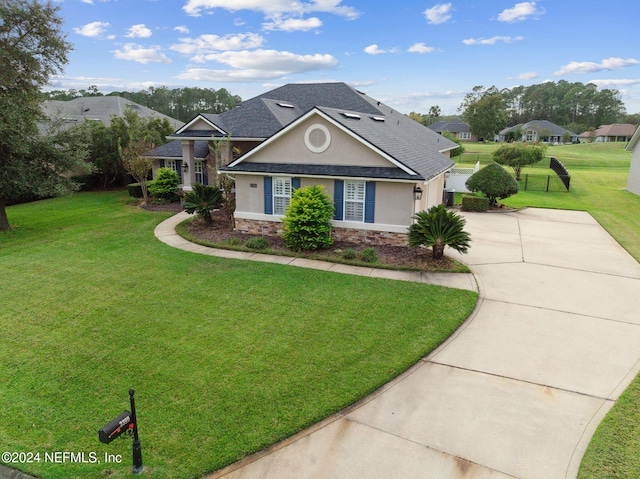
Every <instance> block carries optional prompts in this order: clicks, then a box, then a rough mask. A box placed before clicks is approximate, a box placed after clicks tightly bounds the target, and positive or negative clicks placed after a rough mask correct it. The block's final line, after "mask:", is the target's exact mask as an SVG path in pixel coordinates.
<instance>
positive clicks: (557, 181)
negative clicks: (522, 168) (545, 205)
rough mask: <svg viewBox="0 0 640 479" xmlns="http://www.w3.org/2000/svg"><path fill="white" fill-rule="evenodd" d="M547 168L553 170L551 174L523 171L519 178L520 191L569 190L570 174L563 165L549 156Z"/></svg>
mask: <svg viewBox="0 0 640 479" xmlns="http://www.w3.org/2000/svg"><path fill="white" fill-rule="evenodd" d="M549 168H550V169H552V170H553V172H554V173H555V174H553V175H532V174H528V173H525V174H523V175H522V177H521V180H520V189H521V190H522V191H544V192H547V193H548V192H550V191H551V192H554V191H569V186H570V184H571V175H570V174H569V172H568V171H567V169H566V168H565V166H564V165H563V164H562V163H561V162H560V161H558V160H557V159H556V158H553V157H551V160H550V161H549Z"/></svg>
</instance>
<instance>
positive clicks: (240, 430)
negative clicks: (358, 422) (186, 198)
mask: <svg viewBox="0 0 640 479" xmlns="http://www.w3.org/2000/svg"><path fill="white" fill-rule="evenodd" d="M126 201H127V196H126V193H124V192H115V193H81V194H75V195H73V196H70V197H65V198H58V199H53V200H46V201H39V202H35V203H30V204H24V205H18V206H13V207H10V208H9V209H8V213H9V220H10V222H11V223H12V225H13V227H14V228H13V230H11V231H9V232H6V233H0V270H1V271H2V275H0V305H2V306H1V307H0V327H1V328H2V341H0V370H1V371H2V381H0V402H1V404H2V408H0V450H1V451H9V452H40V453H41V454H42V455H44V454H45V452H49V453H51V452H55V451H71V452H84V453H85V454H86V455H87V457H88V455H89V454H90V453H92V452H94V453H96V454H97V457H98V458H99V459H101V460H102V459H103V455H104V453H107V452H108V453H110V454H120V455H122V463H121V464H106V463H104V462H103V463H101V464H77V463H69V462H67V463H65V464H55V463H46V462H44V457H41V462H39V463H33V464H26V465H17V464H13V466H17V467H19V468H20V469H21V470H24V471H27V472H29V473H31V474H34V475H36V476H38V477H40V478H43V479H62V478H64V479H69V478H88V477H91V478H100V477H104V478H107V477H109V478H123V477H130V474H131V442H130V441H124V440H116V441H114V442H112V443H111V444H109V445H103V444H101V443H100V442H99V441H98V433H97V432H98V429H99V428H101V427H102V426H103V425H105V424H106V423H107V422H109V421H110V420H111V419H112V418H114V417H116V416H117V415H119V414H120V413H121V412H122V411H123V410H124V409H128V408H129V402H128V401H129V396H128V390H129V388H131V387H133V388H134V389H135V391H136V398H137V401H136V406H137V409H138V419H139V427H140V439H141V441H142V448H143V450H142V453H143V461H144V465H145V473H144V476H145V477H149V478H154V479H155V478H180V479H184V478H196V477H200V476H201V475H203V474H204V473H207V472H210V471H213V470H216V469H218V468H220V467H223V466H225V465H227V464H229V463H231V462H233V461H235V460H237V459H239V458H241V457H243V456H245V455H247V454H250V453H252V452H254V451H257V450H259V449H262V448H264V447H266V446H268V445H270V444H273V443H274V442H276V441H278V440H280V439H284V438H286V437H288V436H289V435H291V434H293V433H295V432H297V431H299V430H300V429H302V428H304V427H306V426H309V425H311V424H314V423H315V422H317V421H318V420H320V419H322V418H324V417H326V416H327V415H330V414H331V413H333V412H336V411H338V410H340V409H341V408H343V407H345V406H347V405H349V404H351V403H353V402H354V401H356V400H358V399H360V398H362V397H363V396H365V395H367V394H368V393H370V392H372V391H374V390H375V389H376V388H378V387H380V386H381V385H383V384H384V383H386V382H388V381H389V380H390V379H391V378H393V377H395V376H396V375H398V374H399V373H400V372H402V371H403V370H405V369H406V368H407V367H409V366H410V365H412V364H414V363H415V362H416V361H418V360H419V358H421V357H423V356H424V355H425V354H427V353H428V352H429V351H431V350H432V349H433V348H434V347H435V346H437V345H438V344H440V343H441V342H442V341H443V340H444V339H446V338H447V337H448V336H449V335H450V334H451V333H452V332H453V331H455V329H456V328H457V327H458V326H459V325H460V324H461V323H462V322H463V321H464V320H465V319H466V318H467V316H468V315H469V314H470V312H471V310H472V309H473V307H474V305H475V301H476V298H477V295H476V294H475V293H473V292H468V291H462V290H453V289H448V288H442V287H437V286H430V285H424V284H417V283H408V282H402V281H389V280H382V279H374V278H366V277H360V276H350V275H341V274H337V273H328V272H323V271H316V270H310V269H303V268H295V267H291V266H283V265H277V264H267V263H258V262H252V261H237V260H228V259H222V258H215V257H209V256H203V255H198V254H193V253H188V252H184V251H180V250H177V249H174V248H171V247H169V246H167V245H165V244H163V243H161V242H159V241H158V240H157V239H156V238H155V237H154V236H153V229H154V227H155V225H156V224H158V223H159V222H160V221H161V220H162V219H164V218H166V217H167V214H165V213H157V212H156V213H153V212H148V211H144V210H140V209H138V208H135V207H132V206H127V205H126V204H125V202H126Z"/></svg>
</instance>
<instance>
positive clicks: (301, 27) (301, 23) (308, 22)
mask: <svg viewBox="0 0 640 479" xmlns="http://www.w3.org/2000/svg"><path fill="white" fill-rule="evenodd" d="M262 26H263V28H264V29H265V30H267V31H275V30H280V31H284V32H295V31H307V30H313V29H315V28H320V27H321V26H322V21H321V20H320V19H319V18H317V17H311V18H306V19H305V18H284V19H283V18H282V17H280V16H278V17H274V18H273V19H272V20H271V21H270V22H267V23H263V24H262Z"/></svg>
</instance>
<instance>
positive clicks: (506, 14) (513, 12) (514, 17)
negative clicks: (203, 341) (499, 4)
mask: <svg viewBox="0 0 640 479" xmlns="http://www.w3.org/2000/svg"><path fill="white" fill-rule="evenodd" d="M543 13H544V10H538V9H537V8H536V2H522V3H516V4H515V6H514V7H513V8H507V9H505V10H503V11H502V13H500V14H499V15H498V21H500V22H508V23H513V22H522V21H524V20H526V19H527V18H528V17H530V16H532V15H542V14H543Z"/></svg>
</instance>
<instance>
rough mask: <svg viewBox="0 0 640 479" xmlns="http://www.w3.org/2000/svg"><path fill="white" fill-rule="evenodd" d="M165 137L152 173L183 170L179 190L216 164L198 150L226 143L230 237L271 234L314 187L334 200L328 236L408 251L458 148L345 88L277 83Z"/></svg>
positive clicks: (439, 198)
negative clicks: (232, 194)
mask: <svg viewBox="0 0 640 479" xmlns="http://www.w3.org/2000/svg"><path fill="white" fill-rule="evenodd" d="M168 138H169V139H173V140H175V142H174V143H173V145H172V146H166V147H162V148H163V149H162V150H161V151H156V152H155V154H156V155H159V154H162V155H164V156H163V157H162V158H160V157H159V156H158V157H156V158H157V159H155V160H154V171H155V169H157V168H159V167H160V166H161V165H165V166H171V167H172V168H173V169H176V171H180V170H182V173H181V175H182V176H181V182H182V188H183V189H184V190H189V189H191V185H193V183H194V182H196V181H197V180H198V179H199V178H200V176H202V175H200V176H198V175H199V174H200V173H199V172H201V171H202V170H203V169H206V168H212V167H213V166H214V165H212V163H213V162H212V161H210V160H207V161H205V160H206V158H202V153H200V154H199V155H200V157H198V153H197V148H198V142H202V141H212V142H216V141H221V140H225V139H228V142H229V144H230V149H232V150H233V154H230V155H229V158H230V161H229V162H228V164H226V165H224V166H222V167H220V168H219V173H220V174H227V175H232V176H233V177H234V178H235V191H236V211H235V221H236V228H237V229H238V230H240V231H243V232H248V233H252V234H264V235H275V234H277V233H278V231H280V230H281V228H282V221H281V219H282V216H283V215H284V212H285V208H286V207H287V205H288V204H289V199H290V197H291V193H292V191H293V190H294V189H295V188H299V187H304V186H308V185H315V184H318V185H322V186H324V188H325V191H326V192H327V193H328V194H329V195H330V196H331V198H332V199H333V201H334V205H335V216H334V221H333V224H334V226H335V230H334V236H335V238H336V239H358V240H362V239H365V240H366V241H367V242H370V243H372V244H382V243H388V244H394V243H395V244H398V243H402V244H406V242H407V232H408V227H409V226H410V225H411V224H412V222H413V220H412V217H413V215H414V214H415V213H416V212H418V211H421V210H424V209H426V208H428V207H431V206H433V205H436V204H440V203H441V202H442V197H443V191H444V182H445V173H446V172H447V171H448V170H450V169H451V168H452V167H453V166H454V163H453V161H451V160H450V159H449V152H450V151H451V150H453V149H455V148H456V147H457V144H456V143H454V142H452V141H450V140H448V139H447V138H444V137H442V136H440V135H438V134H437V133H435V132H434V131H432V130H430V129H428V128H426V127H424V126H423V125H421V124H419V123H417V122H415V121H413V120H411V119H410V118H409V117H407V116H406V115H404V114H402V113H399V112H398V111H396V110H394V109H392V108H390V107H389V106H387V105H384V104H382V103H381V102H379V101H376V100H375V99H373V98H370V97H369V96H367V95H366V94H365V93H362V92H360V91H358V90H355V89H354V88H352V87H350V86H348V85H346V84H345V83H316V84H289V85H285V86H282V87H280V88H276V89H274V90H272V91H269V92H267V93H264V94H262V95H259V96H257V97H255V98H252V99H250V100H247V101H244V102H242V103H241V104H239V105H238V106H236V107H235V108H233V109H232V110H229V111H227V112H224V113H221V114H200V115H198V116H197V117H196V118H194V119H193V120H191V121H190V122H188V123H187V124H186V125H184V127H182V128H180V129H178V130H177V131H176V132H175V133H174V134H173V135H170V136H169V137H168ZM170 149H171V151H172V152H173V153H171V154H173V155H176V156H170ZM180 153H181V154H180ZM149 154H151V155H152V156H153V154H152V153H149ZM179 154H180V156H178V155H179ZM168 162H171V163H168ZM205 164H206V165H207V166H203V165H205Z"/></svg>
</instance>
